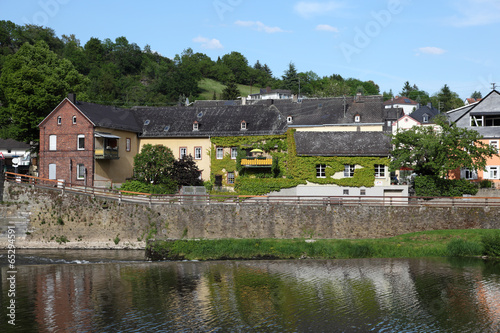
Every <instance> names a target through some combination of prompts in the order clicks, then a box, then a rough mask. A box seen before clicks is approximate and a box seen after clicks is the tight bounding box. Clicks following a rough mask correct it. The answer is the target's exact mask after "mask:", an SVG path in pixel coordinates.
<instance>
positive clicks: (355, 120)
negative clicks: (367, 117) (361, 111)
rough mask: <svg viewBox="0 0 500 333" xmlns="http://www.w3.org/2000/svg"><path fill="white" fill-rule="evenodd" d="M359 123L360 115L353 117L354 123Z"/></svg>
mask: <svg viewBox="0 0 500 333" xmlns="http://www.w3.org/2000/svg"><path fill="white" fill-rule="evenodd" d="M360 121H361V116H360V115H355V116H354V122H355V123H359V122H360Z"/></svg>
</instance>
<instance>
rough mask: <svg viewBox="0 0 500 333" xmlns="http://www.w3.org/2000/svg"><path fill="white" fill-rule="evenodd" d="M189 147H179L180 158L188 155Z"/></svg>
mask: <svg viewBox="0 0 500 333" xmlns="http://www.w3.org/2000/svg"><path fill="white" fill-rule="evenodd" d="M187 152H188V149H187V147H179V159H182V158H183V157H184V156H187Z"/></svg>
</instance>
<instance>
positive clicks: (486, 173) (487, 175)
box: [483, 167, 490, 179]
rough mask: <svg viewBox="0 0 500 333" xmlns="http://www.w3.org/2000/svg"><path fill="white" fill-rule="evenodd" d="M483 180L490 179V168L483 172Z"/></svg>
mask: <svg viewBox="0 0 500 333" xmlns="http://www.w3.org/2000/svg"><path fill="white" fill-rule="evenodd" d="M483 179H490V168H489V167H486V168H485V169H484V171H483Z"/></svg>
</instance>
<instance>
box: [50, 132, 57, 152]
mask: <svg viewBox="0 0 500 333" xmlns="http://www.w3.org/2000/svg"><path fill="white" fill-rule="evenodd" d="M56 149H57V136H55V135H50V136H49V150H56Z"/></svg>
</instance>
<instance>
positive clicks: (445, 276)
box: [0, 259, 500, 332]
mask: <svg viewBox="0 0 500 333" xmlns="http://www.w3.org/2000/svg"><path fill="white" fill-rule="evenodd" d="M1 274H2V284H1V288H2V289H1V297H2V304H7V303H6V302H8V301H9V298H8V295H7V291H8V284H7V282H6V278H5V274H6V267H2V270H1ZM16 289H17V295H16V302H17V303H16V304H17V309H16V315H17V316H16V324H17V329H18V331H22V332H42V331H43V332H103V331H106V332H146V331H148V332H151V331H155V332H160V331H165V332H179V331H186V332H193V331H194V332H248V331H256V332H367V331H373V332H498V331H500V265H499V264H498V263H497V262H491V261H483V260H480V259H477V260H476V259H474V260H452V261H450V260H446V259H412V260H406V259H398V260H395V259H361V260H300V261H231V262H225V261H220V262H162V263H147V262H130V263H127V262H105V263H92V264H57V265H56V264H51V265H26V266H21V267H19V268H18V273H17V285H16ZM0 315H2V318H5V317H6V310H5V307H4V306H2V310H1V311H0ZM0 325H2V326H0V328H1V331H2V332H8V331H14V330H12V327H10V326H9V325H7V324H6V323H5V322H4V321H2V322H1V323H0ZM20 327H22V328H23V329H22V330H19V328H20Z"/></svg>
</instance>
